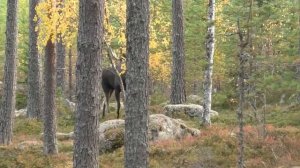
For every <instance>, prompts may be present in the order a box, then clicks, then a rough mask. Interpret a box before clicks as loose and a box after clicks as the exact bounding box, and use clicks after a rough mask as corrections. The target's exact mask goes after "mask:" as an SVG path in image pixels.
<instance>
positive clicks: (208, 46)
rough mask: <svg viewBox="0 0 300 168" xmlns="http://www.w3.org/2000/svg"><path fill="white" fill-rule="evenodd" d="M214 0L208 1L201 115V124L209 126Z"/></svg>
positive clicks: (213, 40) (213, 41) (213, 43)
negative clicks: (205, 63) (205, 60)
mask: <svg viewBox="0 0 300 168" xmlns="http://www.w3.org/2000/svg"><path fill="white" fill-rule="evenodd" d="M214 21H215V0H209V3H208V29H207V37H206V59H207V65H206V67H205V75H204V104H203V108H204V112H203V116H202V124H203V125H205V126H209V125H210V124H211V121H210V110H211V95H212V74H213V63H214V50H215V25H214Z"/></svg>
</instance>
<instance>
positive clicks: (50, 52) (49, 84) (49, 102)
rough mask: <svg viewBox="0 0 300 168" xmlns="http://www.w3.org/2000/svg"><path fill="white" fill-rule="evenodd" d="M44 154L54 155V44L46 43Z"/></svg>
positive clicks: (55, 147) (55, 149)
mask: <svg viewBox="0 0 300 168" xmlns="http://www.w3.org/2000/svg"><path fill="white" fill-rule="evenodd" d="M44 90H45V93H44V102H45V104H44V153H45V154H56V153H58V150H57V143H56V141H57V140H56V113H55V111H56V107H55V44H53V43H52V41H51V38H49V40H48V41H47V45H46V48H45V62H44Z"/></svg>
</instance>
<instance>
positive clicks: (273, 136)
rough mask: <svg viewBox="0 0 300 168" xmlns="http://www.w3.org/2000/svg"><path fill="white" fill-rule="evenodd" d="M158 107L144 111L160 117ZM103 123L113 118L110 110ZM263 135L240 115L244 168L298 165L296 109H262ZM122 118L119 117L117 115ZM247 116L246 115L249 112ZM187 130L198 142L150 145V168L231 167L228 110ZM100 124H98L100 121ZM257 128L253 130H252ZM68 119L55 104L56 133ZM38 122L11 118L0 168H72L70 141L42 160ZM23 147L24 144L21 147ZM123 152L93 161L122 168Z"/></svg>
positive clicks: (232, 135) (233, 147) (299, 119)
mask: <svg viewBox="0 0 300 168" xmlns="http://www.w3.org/2000/svg"><path fill="white" fill-rule="evenodd" d="M162 110H163V109H162V107H160V106H151V107H150V109H149V111H151V112H153V113H161V112H162ZM111 111H112V112H111V113H110V114H108V116H107V117H106V120H107V119H114V118H115V117H116V113H115V112H113V111H115V110H114V109H112V110H111ZM265 112H266V125H265V128H266V135H265V138H263V136H261V135H260V134H261V130H262V129H260V127H261V125H260V124H256V123H255V122H253V121H252V120H251V117H249V116H250V115H248V112H246V124H245V128H244V130H245V164H246V167H247V168H260V167H261V168H273V167H274V168H275V167H278V168H279V167H280V168H289V167H293V166H300V105H294V106H284V107H280V106H269V107H267V108H266V111H265ZM122 114H124V112H123V111H122ZM249 114H251V113H250V112H249ZM184 120H185V121H186V123H187V125H189V126H191V127H196V128H199V129H200V130H201V135H200V136H199V137H186V138H184V139H182V140H164V141H159V142H155V143H150V145H149V146H150V148H149V155H150V159H149V162H150V167H154V168H183V167H187V168H227V167H236V159H237V137H236V136H237V127H236V114H235V111H234V110H225V111H221V110H219V116H218V117H216V118H213V120H212V121H213V124H212V126H211V127H210V128H207V129H205V128H202V127H200V124H199V121H198V120H196V119H189V118H185V119H184ZM101 122H102V121H101ZM257 125H259V126H257ZM73 126H74V116H73V114H72V112H70V110H68V109H67V107H65V106H64V105H62V104H59V105H58V132H66V133H68V132H71V131H73ZM41 132H42V123H41V122H39V121H36V120H29V119H26V118H24V117H17V118H16V119H15V124H14V140H13V144H12V145H11V146H9V147H0V168H6V167H7V168H15V167H22V168H23V167H25V168H32V167H41V168H48V167H49V168H52V167H53V168H68V167H72V150H73V142H72V141H71V140H59V141H58V148H59V154H58V155H55V156H45V155H44V154H43V151H42V139H41ZM26 144H29V145H28V146H26ZM123 150H124V149H123V148H119V149H117V150H115V151H114V152H109V153H105V154H102V155H100V156H99V160H100V165H101V167H104V168H119V167H120V168H121V167H123V162H124V160H123V159H124V155H123Z"/></svg>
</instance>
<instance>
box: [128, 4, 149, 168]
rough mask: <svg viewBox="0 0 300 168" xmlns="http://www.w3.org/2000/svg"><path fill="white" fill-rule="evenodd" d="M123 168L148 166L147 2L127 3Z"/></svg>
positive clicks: (144, 167)
mask: <svg viewBox="0 0 300 168" xmlns="http://www.w3.org/2000/svg"><path fill="white" fill-rule="evenodd" d="M126 21H127V23H126V42H127V47H126V52H127V53H126V67H127V73H126V102H125V167H126V168H141V167H143V168H146V167H148V137H147V132H148V110H147V107H148V64H149V0H140V1H136V0H127V18H126Z"/></svg>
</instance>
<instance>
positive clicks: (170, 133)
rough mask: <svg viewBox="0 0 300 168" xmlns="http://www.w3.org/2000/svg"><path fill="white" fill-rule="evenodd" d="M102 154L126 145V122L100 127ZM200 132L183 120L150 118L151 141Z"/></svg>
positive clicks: (68, 136)
mask: <svg viewBox="0 0 300 168" xmlns="http://www.w3.org/2000/svg"><path fill="white" fill-rule="evenodd" d="M98 131H99V147H100V148H99V150H100V153H103V152H107V151H113V150H115V149H117V148H119V147H122V146H123V145H124V132H125V121H124V120H122V119H116V120H108V121H105V122H103V123H101V124H100V126H99V129H98ZM56 135H57V138H58V139H59V140H66V139H71V138H74V133H73V132H70V133H57V134H56ZM198 135H200V130H198V129H195V128H190V127H188V126H187V125H186V124H185V123H184V122H183V121H182V120H180V119H173V118H170V117H168V116H165V115H163V114H153V115H150V116H149V129H148V138H149V140H150V141H158V140H162V139H181V138H184V137H185V136H198Z"/></svg>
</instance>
